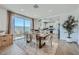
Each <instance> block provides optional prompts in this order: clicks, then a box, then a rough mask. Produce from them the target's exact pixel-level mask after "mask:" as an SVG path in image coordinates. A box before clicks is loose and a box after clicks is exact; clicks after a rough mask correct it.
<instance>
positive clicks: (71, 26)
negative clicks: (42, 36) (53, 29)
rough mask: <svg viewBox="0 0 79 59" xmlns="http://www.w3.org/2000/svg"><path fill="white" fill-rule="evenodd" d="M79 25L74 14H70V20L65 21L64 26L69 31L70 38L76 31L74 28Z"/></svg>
mask: <svg viewBox="0 0 79 59" xmlns="http://www.w3.org/2000/svg"><path fill="white" fill-rule="evenodd" d="M76 26H77V20H75V17H74V16H69V17H68V20H67V21H65V22H64V24H63V28H64V29H65V30H66V31H67V33H68V38H71V34H72V33H73V32H74V28H75V27H76Z"/></svg>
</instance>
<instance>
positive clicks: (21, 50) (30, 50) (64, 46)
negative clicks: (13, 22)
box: [0, 38, 79, 55]
mask: <svg viewBox="0 0 79 59" xmlns="http://www.w3.org/2000/svg"><path fill="white" fill-rule="evenodd" d="M46 42H47V41H46ZM52 45H53V46H52V47H51V45H50V43H49V42H47V45H46V46H44V47H43V48H42V49H39V48H38V46H37V45H36V43H35V42H31V43H26V41H25V40H24V39H20V40H15V41H14V44H13V45H11V46H9V47H6V48H4V47H3V48H0V55H79V46H78V45H77V44H75V43H67V42H65V41H61V40H56V38H54V39H53V44H52Z"/></svg>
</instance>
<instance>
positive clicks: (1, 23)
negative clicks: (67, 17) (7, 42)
mask: <svg viewBox="0 0 79 59" xmlns="http://www.w3.org/2000/svg"><path fill="white" fill-rule="evenodd" d="M6 30H7V11H6V10H5V9H3V8H0V31H5V32H6Z"/></svg>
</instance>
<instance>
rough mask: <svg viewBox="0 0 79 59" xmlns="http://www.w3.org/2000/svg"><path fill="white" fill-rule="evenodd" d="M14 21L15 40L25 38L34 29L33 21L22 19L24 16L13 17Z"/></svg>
mask: <svg viewBox="0 0 79 59" xmlns="http://www.w3.org/2000/svg"><path fill="white" fill-rule="evenodd" d="M13 20H14V22H13V23H14V39H15V40H16V39H22V38H24V37H25V36H26V35H25V34H27V33H29V32H31V29H32V19H30V18H26V17H22V16H16V15H15V16H13Z"/></svg>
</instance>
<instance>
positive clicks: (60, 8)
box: [1, 4, 79, 18]
mask: <svg viewBox="0 0 79 59" xmlns="http://www.w3.org/2000/svg"><path fill="white" fill-rule="evenodd" d="M33 5H34V4H4V5H1V6H2V7H4V8H6V9H8V10H11V11H13V12H17V13H19V14H23V15H25V16H29V17H34V18H39V17H41V18H42V17H48V16H54V15H58V14H63V13H70V12H73V11H75V10H77V9H78V8H79V5H78V4H76V5H74V4H39V8H33Z"/></svg>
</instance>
